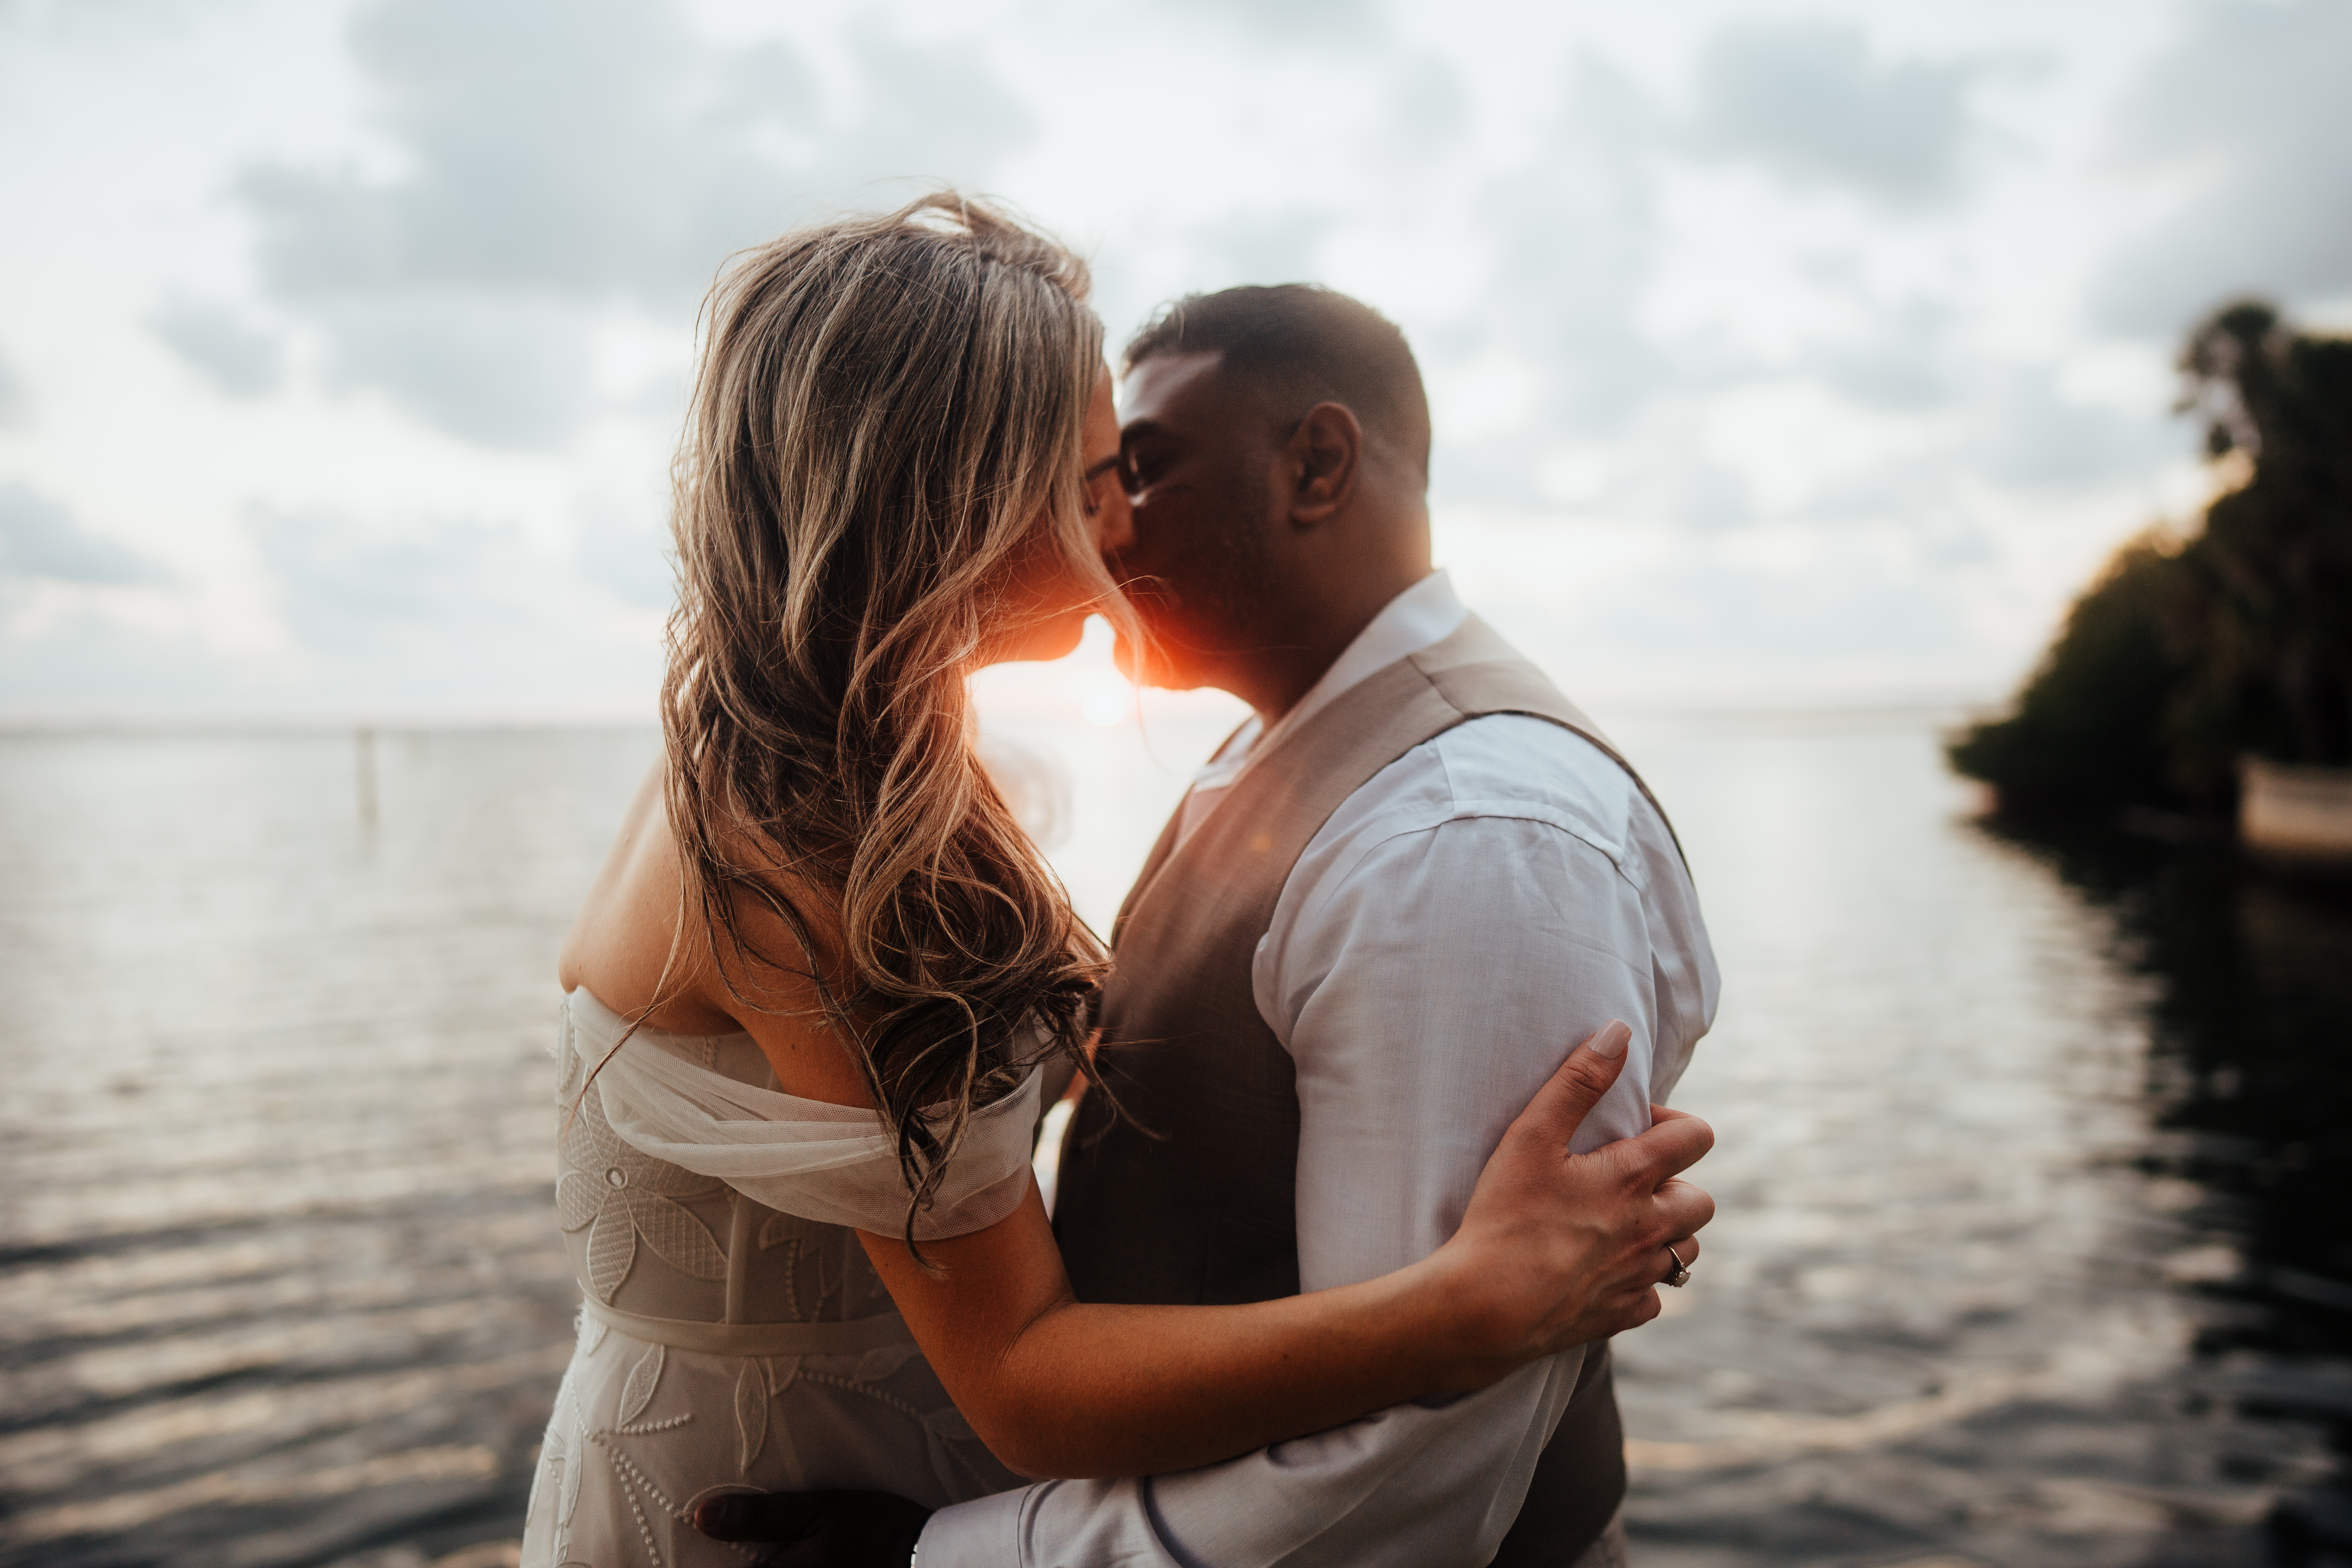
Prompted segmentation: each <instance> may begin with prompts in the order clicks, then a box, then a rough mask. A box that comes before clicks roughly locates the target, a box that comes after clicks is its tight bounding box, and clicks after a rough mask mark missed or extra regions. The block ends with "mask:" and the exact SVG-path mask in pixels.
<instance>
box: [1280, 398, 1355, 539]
mask: <svg viewBox="0 0 2352 1568" xmlns="http://www.w3.org/2000/svg"><path fill="white" fill-rule="evenodd" d="M1283 455H1284V457H1285V458H1286V459H1287V462H1288V467H1289V470H1290V479H1291V489H1290V521H1291V522H1292V523H1293V524H1294V525H1296V526H1297V527H1299V528H1316V527H1319V526H1321V525H1322V524H1323V523H1326V522H1328V521H1330V520H1331V518H1332V516H1333V514H1335V513H1336V512H1338V511H1339V509H1340V508H1341V507H1343V506H1345V505H1347V504H1348V498H1349V496H1351V495H1353V494H1354V493H1355V490H1356V469H1357V468H1358V466H1359V464H1360V462H1361V460H1362V458H1363V455H1364V427H1363V426H1361V425H1359V424H1357V423H1356V416H1355V415H1354V414H1353V413H1352V412H1351V411H1350V410H1349V407H1348V405H1346V404H1344V403H1318V404H1317V405H1315V406H1314V407H1312V408H1310V409H1308V410H1307V417H1306V418H1304V419H1302V420H1300V421H1299V422H1298V428H1297V430H1295V431H1293V432H1292V433H1291V437H1290V441H1289V445H1288V447H1287V449H1286V451H1285V452H1284V454H1283Z"/></svg>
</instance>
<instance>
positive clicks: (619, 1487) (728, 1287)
mask: <svg viewBox="0 0 2352 1568" xmlns="http://www.w3.org/2000/svg"><path fill="white" fill-rule="evenodd" d="M626 1027H627V1026H626V1024H625V1021H624V1020H623V1019H621V1018H620V1017H618V1016H615V1015H614V1013H613V1012H612V1011H611V1010H610V1009H608V1008H606V1007H605V1006H604V1005H603V1004H602V1003H600V1002H598V1001H597V1000H596V999H595V998H594V997H593V996H592V995H590V994H588V993H587V992H586V991H585V990H576V991H573V992H572V993H571V994H570V996H569V997H568V998H567V999H566V1003H565V1006H564V1009H563V1015H562V1025H561V1027H560V1030H559V1033H558V1037H557V1042H556V1061H557V1068H556V1080H557V1094H556V1100H557V1105H558V1110H557V1117H558V1123H557V1124H558V1128H559V1134H558V1148H559V1149H560V1151H561V1166H560V1169H561V1174H560V1175H559V1177H558V1178H557V1183H556V1189H555V1193H556V1208H557V1212H558V1215H559V1216H560V1223H561V1224H562V1227H563V1233H564V1239H565V1241H566V1243H567V1244H568V1245H569V1247H570V1248H571V1252H572V1269H573V1272H574V1273H575V1274H576V1275H577V1276H578V1278H579V1280H580V1288H581V1294H582V1298H583V1300H582V1305H581V1315H580V1324H579V1343H578V1346H577V1348H576V1349H575V1350H574V1351H573V1352H572V1364H571V1367H570V1368H569V1369H568V1370H567V1371H566V1372H565V1373H564V1376H563V1384H562V1388H561V1389H559V1390H558V1392H557V1394H556V1396H555V1411H554V1415H553V1416H552V1417H551V1419H550V1420H549V1422H548V1426H547V1438H546V1442H545V1445H544V1447H542V1449H541V1456H540V1460H539V1469H538V1473H537V1475H536V1476H535V1478H534V1479H533V1481H532V1485H531V1495H530V1514H529V1521H528V1523H527V1525H526V1527H525V1530H524V1534H523V1549H522V1561H523V1563H524V1564H525V1565H526V1568H559V1565H561V1564H565V1563H584V1564H591V1565H593V1568H622V1565H623V1564H646V1565H648V1568H670V1565H672V1564H685V1565H694V1564H703V1563H711V1564H718V1563H726V1564H729V1565H730V1568H737V1565H740V1564H743V1563H748V1562H751V1561H753V1560H755V1555H756V1554H755V1553H753V1552H751V1551H749V1550H747V1549H745V1548H740V1547H735V1546H730V1545H727V1544H724V1543H722V1542H715V1541H711V1540H709V1539H708V1538H707V1537H705V1536H703V1535H702V1534H701V1533H699V1532H698V1531H696V1530H695V1528H694V1526H693V1525H692V1523H691V1522H690V1519H691V1510H692V1506H693V1504H694V1503H695V1502H696V1500H698V1499H699V1498H701V1497H702V1496H704V1495H705V1494H707V1493H709V1492H712V1491H717V1490H730V1489H740V1488H743V1487H757V1488H761V1489H769V1488H782V1489H806V1488H813V1487H863V1488H876V1489H881V1490H885V1491H892V1492H897V1493H898V1494H899V1495H900V1496H902V1497H908V1498H912V1499H913V1500H916V1501H917V1502H919V1503H922V1504H924V1505H926V1506H928V1507H931V1508H941V1507H944V1506H946V1505H947V1504H949V1503H951V1502H960V1501H963V1500H967V1499H970V1498H974V1497H978V1496H981V1495H982V1494H983V1493H987V1492H992V1491H1002V1490H1003V1489H1007V1488H1010V1487H1016V1486H1019V1485H1021V1484H1023V1483H1022V1478H1021V1477H1019V1476H1016V1475H1014V1474H1013V1472H1012V1471H1010V1470H1008V1469H1006V1468H1004V1467H1003V1466H1002V1465H1000V1464H998V1463H997V1462H996V1460H995V1458H994V1457H993V1456H992V1455H991V1454H990V1453H989V1451H988V1449H987V1448H986V1447H984V1446H983V1445H982V1443H981V1442H980V1441H979V1439H978V1438H976V1437H975V1436H973V1435H972V1431H971V1427H970V1426H967V1425H966V1424H965V1423H964V1420H963V1418H962V1416H961V1415H958V1414H957V1412H956V1409H955V1406H954V1405H953V1404H952V1403H951V1402H950V1400H949V1398H948V1396H947V1393H946V1391H945V1390H944V1389H942V1388H941V1387H940V1381H939V1379H938V1377H937V1376H936V1375H935V1374H934V1373H932V1371H931V1368H930V1364H929V1363H928V1362H926V1361H925V1360H924V1359H923V1355H922V1352H920V1351H919V1350H918V1349H917V1348H916V1346H915V1342H914V1338H913V1336H912V1335H911V1334H910V1333H908V1330H907V1325H906V1323H905V1321H904V1320H902V1319H901V1318H900V1317H899V1316H898V1313H897V1311H895V1310H893V1309H892V1307H891V1304H890V1298H889V1295H888V1293H887V1291H885V1290H884V1289H883V1287H882V1283H881V1280H880V1279H878V1278H877V1276H876V1274H875V1272H874V1266H873V1265H872V1264H871V1263H869V1262H867V1261H866V1253H865V1250H864V1248H863V1247H860V1246H859V1244H858V1241H857V1238H856V1237H855V1236H853V1235H852V1234H851V1228H852V1227H856V1228H859V1229H864V1230H869V1231H877V1232H880V1233H882V1234H884V1235H893V1236H895V1235H897V1234H898V1233H899V1231H900V1229H901V1227H902V1226H904V1224H905V1219H906V1211H907V1190H906V1186H905V1184H904V1182H903V1180H902V1179H901V1177H900V1175H899V1170H898V1158H897V1155H896V1153H895V1152H894V1151H893V1149H892V1146H891V1143H890V1141H889V1139H888V1138H887V1136H886V1135H885V1134H884V1132H883V1131H882V1127H881V1122H880V1120H879V1119H878V1118H877V1116H875V1114H874V1113H873V1112H871V1111H866V1110H853V1109H850V1108H848V1107H845V1106H838V1105H827V1104H824V1103H823V1102H821V1101H817V1100H801V1099H798V1098H796V1097H794V1096H793V1095H788V1094H784V1093H782V1092H780V1091H779V1090H778V1089H776V1087H775V1083H776V1079H775V1076H774V1074H773V1073H772V1071H771V1070H770V1068H769V1066H768V1061H767V1058H765V1057H764V1056H762V1055H761V1051H760V1048H759V1047H758V1046H757V1045H756V1044H755V1043H754V1042H753V1041H752V1039H751V1037H750V1036H749V1035H743V1034H736V1035H721V1036H687V1035H672V1034H666V1033H662V1032H660V1031H657V1030H652V1029H639V1030H638V1031H637V1032H636V1033H635V1035H634V1036H631V1037H629V1039H628V1043H627V1044H626V1045H624V1046H623V1047H621V1048H620V1050H619V1051H618V1052H617V1053H614V1054H613V1055H612V1056H611V1058H610V1059H609V1060H607V1061H605V1063H604V1068H603V1069H602V1070H601V1071H599V1072H598V1073H597V1075H596V1077H595V1080H594V1082H593V1084H592V1085H591V1086H590V1088H589V1089H588V1092H587V1094H586V1095H585V1096H584V1097H583V1096H582V1095H581V1092H580V1089H581V1084H582V1082H583V1079H585V1078H586V1077H587V1074H588V1070H589V1068H591V1067H592V1066H593V1065H594V1064H595V1063H596V1062H597V1061H598V1060H600V1059H603V1058H605V1056H606V1054H607V1053H608V1052H610V1051H612V1047H613V1045H614V1042H615V1041H616V1040H619V1039H620V1038H621V1037H622V1036H623V1034H624V1033H625V1030H626ZM1052 1076H1060V1075H1058V1074H1048V1073H1047V1072H1045V1071H1043V1070H1040V1071H1037V1072H1033V1073H1031V1075H1030V1076H1029V1079H1028V1080H1027V1081H1026V1082H1025V1083H1024V1084H1023V1086H1022V1087H1021V1089H1019V1090H1018V1091H1017V1092H1015V1093H1013V1094H1012V1095H1009V1096H1007V1097H1005V1098H1004V1099H1003V1100H998V1101H996V1102H995V1103H993V1104H992V1105H989V1106H987V1107H985V1108H983V1109H982V1110H980V1111H979V1112H977V1113H976V1114H975V1116H974V1117H973V1119H972V1124H971V1132H970V1134H969V1136H968V1137H967V1138H966V1140H965V1142H964V1144H963V1147H962V1148H961V1150H960V1151H959V1152H958V1154H957V1157H956V1160H955V1162H954V1163H953V1164H952V1165H951V1166H950V1170H949V1172H948V1176H947V1181H946V1184H945V1185H944V1187H943V1188H942V1190H941V1192H940V1195H939V1199H938V1201H937V1203H936V1204H935V1205H933V1206H932V1208H931V1209H930V1210H929V1212H928V1213H926V1214H925V1215H922V1216H921V1218H920V1220H919V1224H918V1226H917V1228H916V1234H917V1235H918V1237H922V1238H924V1239H931V1238H936V1237H949V1236H961V1235H965V1234H968V1233H970V1232H971V1231H975V1230H980V1229H982V1228H984V1227H985V1226H991V1225H993V1224H995V1223H996V1222H997V1221H998V1220H1000V1219H1002V1218H1003V1217H1004V1216H1005V1215H1008V1214H1010V1213H1012V1212H1013V1209H1014V1208H1015V1207H1016V1206H1017V1205H1019V1204H1020V1202H1021V1200H1022V1199H1023V1197H1024V1196H1025V1195H1026V1194H1027V1191H1028V1187H1029V1183H1030V1180H1031V1173H1030V1160H1031V1157H1032V1152H1033V1148H1034V1138H1035V1130H1036V1126H1037V1122H1038V1119H1039V1114H1040V1111H1041V1110H1042V1109H1043V1104H1044V1103H1045V1101H1047V1100H1049V1098H1050V1097H1049V1096H1048V1095H1046V1094H1045V1092H1044V1090H1045V1088H1046V1087H1047V1086H1046V1085H1045V1082H1044V1080H1045V1079H1047V1078H1048V1077H1052ZM575 1100H576V1101H577V1102H578V1104H579V1113H578V1115H577V1116H572V1114H571V1110H572V1105H573V1103H574V1102H575Z"/></svg>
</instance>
